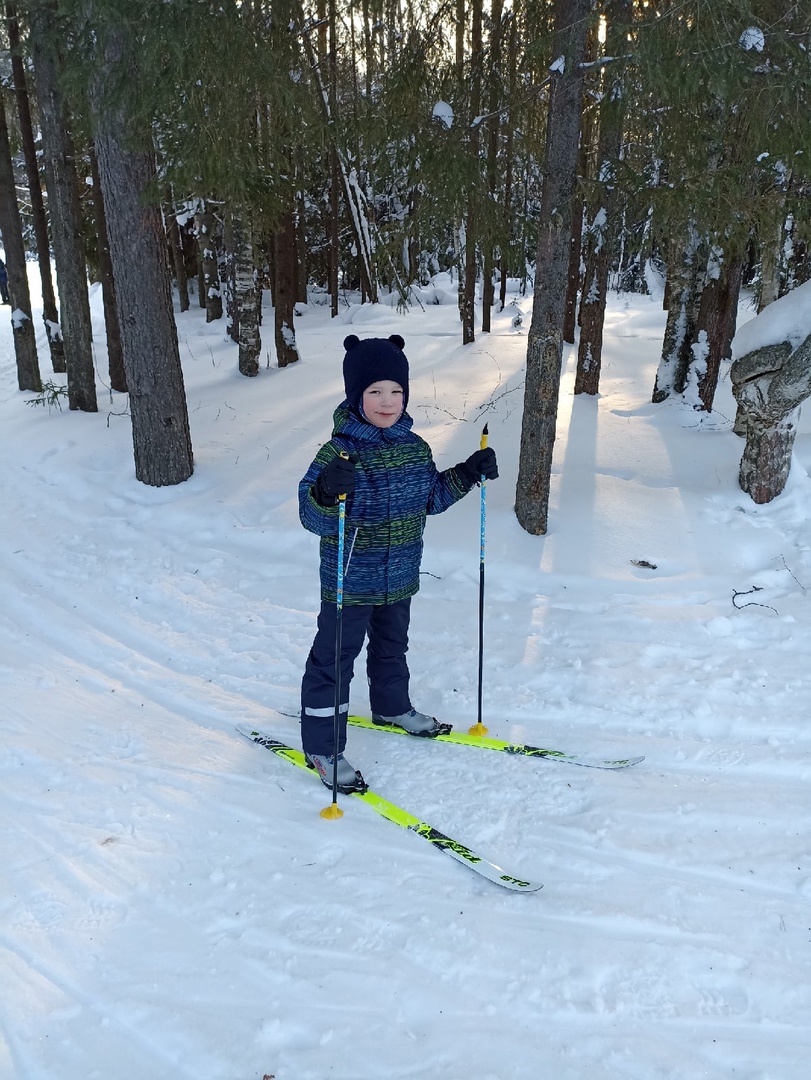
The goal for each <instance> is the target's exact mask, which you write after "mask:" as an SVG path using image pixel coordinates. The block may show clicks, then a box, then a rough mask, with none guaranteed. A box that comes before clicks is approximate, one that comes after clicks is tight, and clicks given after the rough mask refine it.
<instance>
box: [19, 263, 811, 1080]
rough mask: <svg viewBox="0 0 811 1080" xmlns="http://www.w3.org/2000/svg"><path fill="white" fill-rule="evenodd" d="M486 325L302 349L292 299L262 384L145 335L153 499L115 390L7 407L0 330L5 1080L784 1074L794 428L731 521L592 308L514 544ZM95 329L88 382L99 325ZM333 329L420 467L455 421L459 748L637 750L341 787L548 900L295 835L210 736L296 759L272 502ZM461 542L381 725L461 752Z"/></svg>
mask: <svg viewBox="0 0 811 1080" xmlns="http://www.w3.org/2000/svg"><path fill="white" fill-rule="evenodd" d="M33 273H34V268H33V267H32V268H31V275H32V287H33V286H34V284H35V282H34V276H33ZM311 299H313V298H311ZM510 299H511V300H512V299H514V300H515V302H514V303H513V304H511V305H508V307H507V308H506V309H505V311H504V312H502V313H497V314H494V318H493V332H492V333H491V334H489V335H484V334H481V335H479V337H478V338H477V341H476V342H475V343H474V344H472V345H469V346H466V347H462V346H461V345H460V344H459V338H460V332H459V322H458V315H457V313H456V311H455V310H454V308H453V307H452V306H451V305H446V304H441V303H440V304H426V305H424V307H423V308H422V309H420V308H418V307H415V308H414V309H412V310H411V312H410V313H409V314H407V315H403V314H401V313H399V312H398V311H397V310H396V306H395V303H396V302H393V304H392V305H385V304H380V305H377V306H375V307H368V306H367V307H360V306H354V307H352V308H350V309H346V310H345V311H344V312H343V314H342V317H341V318H340V319H337V320H335V321H334V322H331V321H330V319H329V316H328V309H327V308H326V307H324V306H323V305H319V304H317V303H314V302H313V303H310V304H309V305H308V306H307V307H306V309H305V314H303V315H301V316H300V318H299V320H298V322H297V341H298V345H299V349H300V352H301V356H302V359H301V361H300V362H299V363H297V364H295V365H293V366H291V367H288V368H286V369H284V370H279V369H275V368H274V369H267V370H263V371H262V373H261V374H260V376H259V377H258V378H256V379H245V378H244V377H242V376H240V375H239V374H238V372H237V363H236V347H235V346H234V345H233V344H232V343H231V342H230V341H228V340H227V339H226V337H225V335H224V332H223V327H222V326H218V325H217V323H211V324H208V325H206V323H205V313H204V312H203V311H201V310H199V309H196V308H195V309H192V310H190V311H188V312H185V313H182V314H180V313H178V315H177V320H178V327H179V334H180V344H181V356H182V359H183V364H184V369H185V377H186V385H187V392H188V401H189V410H190V419H191V427H192V436H193V441H194V449H195V472H194V475H193V476H192V478H191V479H190V480H188V481H187V482H186V483H184V484H182V485H179V486H177V487H173V488H161V489H152V488H148V487H146V486H144V485H141V484H139V483H138V482H137V481H136V480H135V479H134V476H133V463H132V446H131V438H130V429H129V422H128V418H127V416H126V413H125V399H123V398H122V397H121V396H120V395H115V394H108V395H106V398H105V395H104V394H100V399H102V398H105V400H106V404H105V406H104V407H103V408H102V411H101V412H100V413H99V414H98V415H88V414H82V413H78V412H73V413H71V412H68V411H67V410H65V411H60V410H59V409H56V408H53V409H51V410H48V409H47V408H42V407H33V408H30V407H26V406H25V404H24V403H25V401H26V400H27V399H28V398H29V397H30V396H31V395H27V394H21V393H19V392H18V391H17V390H16V389H15V387H16V373H15V370H14V363H13V349H12V331H11V327H10V326H9V325H8V322H7V321H6V322H5V323H4V324H3V326H2V327H0V423H2V431H3V439H2V444H1V445H0V455H1V460H0V484H2V501H3V510H4V514H3V518H2V523H1V524H0V543H2V559H1V560H0V684H2V686H1V690H0V692H1V693H2V701H3V709H2V712H0V718H1V720H0V773H1V775H2V782H1V783H0V821H1V822H2V825H0V830H1V831H0V861H1V862H2V866H3V888H2V892H0V897H1V898H2V899H1V900H0V903H1V904H2V909H1V910H2V919H1V920H0V948H2V954H3V957H2V968H3V978H2V989H0V1076H2V1077H3V1080H6V1078H8V1080H45V1078H47V1080H94V1078H99V1080H107V1078H108V1077H110V1076H115V1077H116V1078H117V1080H144V1078H146V1077H149V1078H150V1080H170V1078H171V1080H202V1078H206V1080H261V1078H262V1077H264V1076H271V1075H272V1076H274V1077H275V1078H276V1080H324V1078H326V1077H330V1078H335V1080H350V1078H352V1080H395V1078H397V1080H401V1078H407V1077H413V1078H420V1080H467V1078H469V1077H476V1078H477V1080H536V1078H537V1077H539V1076H541V1077H549V1078H554V1080H616V1078H618V1077H622V1078H623V1080H684V1078H686V1077H689V1078H693V1077H696V1078H697V1077H701V1078H702V1080H729V1078H730V1077H736V1078H741V1080H802V1078H804V1077H805V1075H806V1073H807V1069H808V1064H807V1062H808V1058H809V1053H811V1035H809V1026H808V1017H809V1015H811V949H809V944H810V943H811V910H809V901H811V846H810V844H809V834H810V832H811V829H810V827H811V800H810V799H809V781H811V765H809V760H811V759H809V750H811V731H810V729H809V724H808V672H809V670H811V633H809V624H810V623H811V608H810V606H809V605H810V604H811V599H810V598H809V586H811V541H809V539H808V519H809V511H810V510H811V481H809V478H808V475H807V473H806V471H805V470H806V466H807V465H808V464H809V462H811V444H810V443H809V438H808V434H807V433H806V431H805V429H803V430H801V434H800V436H799V438H798V440H797V444H796V460H795V465H794V468H793V471H792V474H791V477H790V480H789V484H788V487H787V490H786V491H785V493H784V494H783V495H782V496H780V498H778V499H777V500H775V502H774V503H772V504H770V505H768V506H765V507H758V506H755V505H754V504H753V503H752V502H751V501H750V500H749V499H748V498H747V497H746V496H745V495H743V493H742V492H741V491H740V490H739V489H738V487H737V483H736V475H737V467H738V462H739V459H740V454H741V450H742V443H741V441H740V440H739V439H738V438H737V437H736V436H735V435H734V434H733V433H732V432H731V418H732V417H734V401H733V399H732V396H731V393H730V389H729V382H728V379H727V378H726V376H724V378H723V380H722V384H721V386H720V388H719V391H718V394H717V395H716V409H717V411H716V412H715V413H713V414H712V415H711V416H709V417H706V416H703V415H699V414H697V413H696V412H695V411H694V410H693V409H691V408H690V407H689V406H688V405H685V404H684V403H682V402H679V401H675V402H668V403H665V404H664V405H659V406H654V405H652V404H650V392H651V388H652V386H653V382H654V377H655V372H656V367H657V364H658V361H659V355H660V351H661V342H662V334H663V330H664V313H663V312H662V309H661V302H660V301H657V302H652V301H651V299H650V298H649V297H637V296H624V297H620V298H618V297H617V296H616V295H615V294H611V300H610V308H609V312H608V318H607V322H606V328H605V347H604V355H603V364H602V385H601V394H600V397H599V398H597V399H591V398H586V397H577V398H575V397H574V396H573V393H572V387H573V379H574V369H573V364H574V358H575V356H576V350H575V349H573V348H570V347H567V349H566V353H565V357H564V380H563V389H562V395H561V403H560V411H559V432H558V441H557V443H556V448H555V461H554V476H553V491H552V499H551V507H550V512H551V517H550V523H551V528H550V532H549V534H548V536H546V537H545V538H538V537H531V536H529V535H527V534H525V533H524V532H523V531H522V530H521V529H520V527H519V526H518V524H517V522H516V519H515V516H514V514H513V510H512V505H513V500H514V494H515V478H516V471H517V464H518V442H519V431H520V423H521V407H522V394H523V373H522V365H523V363H524V359H525V353H526V338H525V336H523V335H522V334H521V333H519V332H516V329H515V325H514V323H515V316H516V308H518V310H519V311H522V312H523V315H524V317H525V319H526V317H527V316H528V315H529V314H530V308H531V300H530V299H528V298H520V297H519V298H516V297H514V294H513V292H512V291H511V293H510ZM775 307H776V305H775ZM92 310H93V317H94V324H95V342H96V350H97V354H98V371H99V383H100V385H101V386H102V387H103V386H104V385H105V384H106V376H105V374H104V368H105V360H104V348H103V341H104V334H103V313H102V307H101V296H100V293H99V292H98V291H97V290H94V292H93V295H92ZM745 318H751V311H749V310H744V309H742V313H741V319H742V320H743V319H745ZM34 322H35V326H36V328H37V336H38V343H39V350H40V357H41V360H42V362H43V375H44V377H46V378H54V379H55V380H56V381H59V380H60V379H62V378H63V377H61V376H55V377H54V376H51V375H50V374H49V373H47V374H46V372H45V368H44V363H45V358H46V357H47V345H46V342H45V331H44V327H43V326H42V320H41V317H40V315H39V313H37V314H36V315H35V319H34ZM347 322H351V323H352V324H353V326H354V327H355V330H356V332H358V333H359V334H361V335H371V334H377V335H388V334H390V333H394V332H397V333H400V334H402V335H403V336H404V338H405V340H406V351H407V353H408V356H409V359H410V361H411V367H412V382H411V410H412V413H413V415H414V418H415V424H416V428H417V430H418V431H419V432H420V433H421V434H423V435H424V436H425V437H426V438H427V439H428V440H429V441H430V443H431V445H432V446H433V448H434V453H435V456H436V459H437V461H438V463H439V464H440V466H441V467H442V466H447V465H451V464H453V463H454V462H456V461H459V460H461V459H462V458H464V457H466V456H467V455H468V454H469V453H471V452H472V451H473V450H474V449H475V448H476V447H477V446H478V442H479V436H480V432H481V428H482V426H483V424H484V422H487V424H488V426H489V438H490V445H491V446H493V447H494V448H495V449H496V452H497V454H498V456H499V463H500V471H501V478H500V479H499V480H497V481H493V482H491V483H489V484H488V488H487V562H486V575H487V589H486V621H485V670H484V720H485V723H486V724H487V725H488V727H489V728H490V730H491V732H492V733H493V734H495V735H498V736H501V737H505V738H509V739H511V740H515V741H519V740H520V741H525V742H530V743H534V744H536V745H546V746H549V747H552V748H557V749H562V750H571V751H579V752H581V753H586V754H589V755H590V756H606V755H610V756H617V755H621V756H626V755H635V754H645V755H646V757H645V761H644V762H643V763H642V764H640V765H637V766H635V767H634V768H632V769H629V770H625V771H620V772H604V771H597V770H591V769H582V768H576V767H572V766H567V765H563V764H559V763H558V764H556V763H552V762H543V761H534V760H531V759H527V758H510V757H507V756H506V755H498V754H488V753H486V752H484V751H477V750H471V749H466V748H464V747H452V746H442V745H437V744H434V743H430V742H423V741H418V740H407V739H396V738H393V737H390V736H387V735H384V734H380V733H375V732H363V731H353V732H352V733H351V734H350V745H349V755H348V756H349V758H350V760H351V761H352V762H353V764H355V765H356V766H357V767H360V768H362V770H363V772H364V774H365V776H366V778H367V780H368V781H369V782H370V783H371V785H372V787H373V788H374V789H375V790H377V791H379V792H380V793H381V794H383V795H385V796H386V797H388V798H390V799H392V800H393V801H395V802H397V803H399V804H401V805H402V806H404V807H406V808H407V809H408V810H410V811H411V812H412V813H415V814H417V815H418V816H420V817H421V818H422V819H423V820H426V821H429V822H431V823H432V824H433V825H435V826H436V827H437V828H439V829H441V830H442V831H443V832H446V833H448V834H450V835H451V836H454V837H456V838H457V839H459V840H461V841H462V842H464V843H467V844H469V845H471V846H473V847H474V848H476V849H478V850H480V851H481V852H482V854H484V855H486V856H487V857H489V858H491V859H493V860H494V861H496V862H498V863H499V864H500V865H502V866H504V867H505V869H507V870H508V871H510V872H511V873H513V874H517V875H523V876H526V877H527V878H531V879H537V880H541V881H543V882H544V884H545V887H544V888H543V890H542V891H541V892H540V893H536V894H533V895H520V894H515V893H511V892H507V891H506V890H500V889H499V888H498V887H497V886H495V885H493V884H491V883H489V882H486V881H483V880H481V879H479V878H478V877H477V876H476V875H474V874H472V873H470V872H469V871H467V870H466V869H465V868H463V867H460V866H459V865H458V864H457V863H455V862H453V861H452V860H450V859H448V858H447V857H446V856H444V855H442V854H441V853H439V852H436V851H432V850H430V849H429V847H428V845H427V844H426V843H425V841H424V840H422V839H421V838H419V837H417V836H414V835H412V834H410V833H408V832H405V831H403V830H399V829H397V828H396V827H395V826H394V825H391V824H390V823H388V822H385V821H383V820H382V819H380V818H379V817H377V816H376V815H375V814H374V813H372V812H371V811H370V810H369V809H368V808H367V807H365V806H364V805H363V804H362V803H359V802H357V801H356V800H352V799H342V805H343V807H344V810H345V815H344V817H343V818H342V819H341V820H340V821H325V820H323V819H322V818H321V817H320V816H319V811H320V810H321V809H322V807H324V805H325V804H326V803H327V802H328V801H329V793H328V792H327V791H326V789H325V788H323V787H322V786H321V785H319V784H318V783H317V782H316V781H314V780H312V779H311V778H309V777H308V776H306V775H305V774H304V773H301V772H299V771H297V770H294V769H292V768H290V767H289V766H288V765H286V764H285V763H284V762H282V761H279V760H278V759H277V758H275V757H274V756H273V755H271V754H269V753H268V752H267V751H265V750H263V749H261V748H259V747H257V746H255V745H253V744H251V743H249V742H248V741H247V740H245V739H244V738H242V737H241V736H239V735H238V734H237V733H236V732H235V725H236V724H237V723H240V722H248V723H251V724H255V725H258V726H262V727H263V728H265V729H266V730H267V731H268V732H270V733H271V734H272V735H274V736H275V737H278V738H281V739H284V740H287V741H289V742H291V743H293V744H294V745H295V744H297V738H298V731H297V727H298V725H297V721H296V719H295V713H296V709H297V701H298V686H299V680H300V676H301V671H302V668H303V664H304V660H305V657H306V654H307V651H308V649H309V645H310V642H311V640H312V636H313V633H314V628H315V612H316V608H317V605H318V584H317V582H318V574H317V540H316V538H315V537H311V536H310V535H308V534H307V533H305V532H304V531H303V530H302V529H301V527H300V525H299V523H298V516H297V506H296V484H297V481H298V479H299V477H300V476H301V475H302V474H303V472H304V470H305V469H306V467H307V465H308V464H309V462H310V460H311V458H312V456H313V454H314V452H315V451H316V449H317V448H318V446H319V445H320V444H321V443H322V442H323V441H324V439H325V438H326V437H327V436H328V434H329V429H330V421H331V414H332V408H333V406H334V404H335V403H336V402H337V401H338V399H339V398H340V396H341V395H340V387H341V359H342V350H341V347H340V342H341V340H342V339H343V337H344V336H345V335H346V333H347V331H346V324H347ZM264 325H265V327H266V328H267V327H268V326H272V318H271V313H270V312H266V316H265V322H264ZM479 511H480V506H479V499H478V496H477V495H476V493H473V494H471V495H470V496H469V497H468V498H467V499H465V500H464V501H463V502H462V503H461V504H459V505H458V506H456V507H454V508H453V509H452V510H451V511H449V512H448V513H447V514H445V515H442V516H440V517H438V518H435V519H432V520H431V521H430V522H429V525H428V530H427V536H426V552H425V558H424V562H423V571H424V577H423V582H424V584H423V588H422V591H421V593H420V595H419V596H418V597H417V598H416V599H415V601H414V608H413V612H414V616H413V624H412V635H411V649H410V657H409V661H410V666H411V670H412V679H413V689H414V700H415V704H417V705H418V706H419V707H420V708H422V709H424V710H429V711H431V712H433V713H435V714H436V715H438V716H439V717H441V718H442V719H443V720H447V721H450V722H452V723H454V724H455V725H456V726H457V727H459V728H461V729H462V730H464V729H466V727H467V726H469V724H470V723H472V722H473V721H474V720H475V710H476V683H477V660H476V658H477V611H478V571H479ZM352 704H353V708H354V709H355V710H357V711H366V709H367V707H368V706H367V701H366V696H365V693H364V683H363V679H362V678H361V677H359V678H357V679H356V680H355V683H354V685H353V699H352Z"/></svg>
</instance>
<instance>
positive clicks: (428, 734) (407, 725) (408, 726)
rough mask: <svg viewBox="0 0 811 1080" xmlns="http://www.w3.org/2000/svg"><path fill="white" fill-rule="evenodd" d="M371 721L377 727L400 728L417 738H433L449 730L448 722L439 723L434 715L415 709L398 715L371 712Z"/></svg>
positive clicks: (445, 733)
mask: <svg viewBox="0 0 811 1080" xmlns="http://www.w3.org/2000/svg"><path fill="white" fill-rule="evenodd" d="M372 723H373V724H377V726H378V727H399V728H402V729H403V731H405V732H406V734H408V735H414V736H416V737H417V738H418V739H435V738H436V737H437V735H447V734H448V732H449V731H450V730H451V725H450V724H440V722H439V721H438V720H437V719H436V717H435V716H426V714H425V713H421V712H417V710H416V709H410V710H409V711H408V712H404V713H400V715H399V716H381V715H380V714H379V713H375V712H373V713H372Z"/></svg>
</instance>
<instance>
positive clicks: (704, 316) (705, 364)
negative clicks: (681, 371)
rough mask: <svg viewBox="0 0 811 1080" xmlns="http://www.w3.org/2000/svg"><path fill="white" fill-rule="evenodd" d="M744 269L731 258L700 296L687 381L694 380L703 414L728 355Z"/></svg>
mask: <svg viewBox="0 0 811 1080" xmlns="http://www.w3.org/2000/svg"><path fill="white" fill-rule="evenodd" d="M743 266H744V260H743V257H742V256H739V255H736V256H732V257H731V258H730V259H729V261H728V263H727V262H725V263H724V265H723V266H722V267H721V272H720V275H719V276H718V277H713V278H711V279H710V280H709V281H708V282H707V284H706V286H705V287H704V290H703V291H702V293H701V306H700V307H699V312H698V319H697V320H696V339H697V340H696V342H694V345H693V356H694V360H695V364H694V365H693V366H691V371H690V379H691V381H692V380H693V379H694V380H695V384H696V389H697V393H698V400H699V402H700V408H701V409H702V411H704V412H712V403H713V400H714V399H715V390H716V388H717V386H718V375H719V372H720V370H721V362H722V361H723V360H728V359H729V357H730V355H731V348H730V347H731V345H732V339H733V337H734V336H735V325H736V321H737V317H738V298H739V296H740V292H741V280H742V278H743Z"/></svg>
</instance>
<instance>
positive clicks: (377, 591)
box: [299, 334, 498, 794]
mask: <svg viewBox="0 0 811 1080" xmlns="http://www.w3.org/2000/svg"><path fill="white" fill-rule="evenodd" d="M404 345H405V342H404V341H403V339H402V338H401V337H400V336H399V335H396V334H393V335H392V336H391V337H390V338H389V339H388V340H385V339H383V338H367V339H366V340H365V341H361V340H360V339H359V338H358V337H357V336H356V335H354V334H350V336H349V337H348V338H346V339H345V341H344V349H345V350H346V355H345V357H344V388H345V390H346V400H345V401H344V402H343V403H342V404H341V405H339V406H338V408H337V409H336V411H335V414H334V427H333V433H332V439H331V440H330V442H328V443H327V444H326V445H325V446H322V447H321V449H320V450H319V452H318V454H317V455H316V457H315V460H314V461H313V463H312V465H311V466H310V468H309V469H308V470H307V473H306V475H305V476H304V478H303V479H302V481H301V483H300V484H299V513H300V517H301V523H302V525H303V526H304V528H305V529H308V530H309V531H310V532H313V533H316V534H317V535H319V536H320V537H321V611H320V614H319V616H318V631H317V633H316V636H315V640H314V642H313V646H312V649H311V650H310V655H309V657H308V658H307V665H306V668H305V671H304V678H303V680H302V686H301V737H302V745H303V749H304V753H305V754H306V756H307V759H308V761H309V762H310V764H311V765H312V766H313V767H314V768H315V769H316V770H317V771H318V774H319V776H320V777H321V779H322V781H323V782H324V784H326V786H327V787H330V788H331V787H332V784H333V770H334V768H335V767H336V760H337V768H338V790H339V791H342V792H344V793H345V794H348V793H350V792H352V791H364V790H365V789H366V785H365V782H364V780H363V777H362V776H361V774H360V773H359V772H357V771H356V770H355V769H354V768H353V767H352V766H351V765H350V764H349V762H348V761H346V759H345V758H344V756H343V751H344V747H345V745H346V720H347V715H348V713H349V684H350V682H351V679H352V674H353V670H354V662H355V658H356V657H357V656H358V654H359V653H360V650H361V648H362V646H363V642H364V638H366V637H367V636H368V647H367V663H366V670H367V675H368V677H369V701H370V704H371V708H372V719H373V720H374V721H375V722H379V723H386V722H388V723H396V724H399V725H400V726H401V727H403V728H405V730H406V731H407V732H408V733H409V734H410V735H416V736H421V737H423V738H433V737H435V736H436V735H438V734H440V733H441V732H442V731H443V730H445V731H447V730H448V727H447V725H445V726H444V727H443V726H442V725H440V724H438V723H437V721H436V720H435V719H434V717H432V716H426V715H425V714H424V713H421V712H417V710H416V709H414V708H413V707H412V705H411V699H410V697H409V691H408V679H409V674H408V666H407V664H406V659H405V654H406V650H407V648H408V624H409V618H410V606H411V597H412V596H413V595H414V593H416V592H417V590H418V589H419V584H420V579H419V573H420V560H421V557H422V534H423V530H424V528H425V519H426V515H427V514H441V513H442V512H443V511H444V510H447V509H448V507H450V506H453V504H454V503H455V502H458V500H459V499H461V498H462V496H463V495H466V494H467V493H468V491H470V489H471V488H472V487H473V486H474V485H475V484H476V483H478V482H479V481H480V480H481V478H482V476H484V477H485V478H486V479H488V480H493V479H495V478H496V477H497V476H498V467H497V464H496V455H495V453H494V452H493V451H492V450H491V449H489V448H488V449H484V450H477V451H476V452H475V453H474V454H471V456H470V457H469V458H468V459H467V460H466V461H464V462H462V463H461V464H459V465H455V466H454V467H453V468H452V469H446V470H445V471H444V472H438V471H437V469H436V466H435V465H434V461H433V458H432V456H431V449H430V447H429V446H428V444H427V443H426V442H425V441H424V439H421V438H420V437H419V436H418V435H415V434H414V433H413V431H412V430H411V427H412V424H413V421H412V419H411V417H410V416H409V415H408V413H407V412H406V406H407V405H408V360H407V359H406V356H405V353H404V352H403V348H404ZM342 494H343V495H346V553H345V555H344V563H345V568H344V593H343V608H342V626H341V631H342V647H341V661H340V668H341V703H340V709H339V713H340V720H341V726H340V735H339V744H338V746H337V747H336V746H335V743H334V718H335V630H336V617H337V596H336V591H337V575H338V560H337V554H338V496H339V495H342Z"/></svg>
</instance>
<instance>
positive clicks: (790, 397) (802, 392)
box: [729, 334, 811, 503]
mask: <svg viewBox="0 0 811 1080" xmlns="http://www.w3.org/2000/svg"><path fill="white" fill-rule="evenodd" d="M729 374H730V380H731V382H732V391H733V393H734V394H735V398H736V400H737V402H738V423H739V425H740V432H741V433H742V434H744V435H745V436H746V446H745V448H744V451H743V457H742V458H741V466H740V471H739V474H738V482H739V483H740V486H741V488H742V489H743V490H744V491H745V492H746V493H747V494H748V495H750V496H751V497H752V499H753V500H754V501H755V502H756V503H767V502H771V500H772V499H774V498H776V497H777V496H778V495H779V494H780V493H781V492H782V491H783V489H784V488H785V486H786V481H787V479H788V475H789V470H790V468H791V452H792V448H793V446H794V440H795V438H796V435H797V418H798V415H799V408H800V405H801V404H802V403H803V402H804V401H805V400H806V399H807V398H808V397H809V396H810V395H811V334H809V335H808V337H807V338H806V339H805V341H804V342H803V343H802V344H801V345H800V346H799V347H798V348H796V349H795V350H794V352H792V351H791V345H790V344H789V342H787V341H784V342H782V343H781V344H779V345H766V346H764V347H763V348H760V349H755V350H754V351H753V352H750V353H746V354H745V355H744V356H742V357H739V358H738V359H737V360H735V362H734V363H733V364H732V366H731V367H730V372H729Z"/></svg>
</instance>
